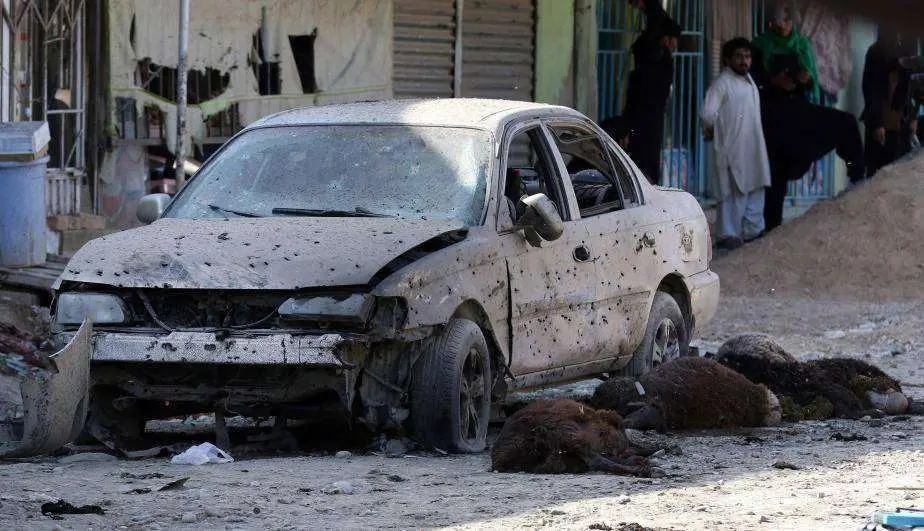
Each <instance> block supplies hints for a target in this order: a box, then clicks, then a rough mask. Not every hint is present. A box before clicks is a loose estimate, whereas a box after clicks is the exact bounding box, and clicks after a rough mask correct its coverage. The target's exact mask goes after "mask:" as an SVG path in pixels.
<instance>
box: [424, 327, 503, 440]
mask: <svg viewBox="0 0 924 531" xmlns="http://www.w3.org/2000/svg"><path fill="white" fill-rule="evenodd" d="M490 415H491V358H490V355H489V353H488V344H487V342H486V341H485V338H484V334H482V333H481V329H480V328H479V327H478V325H476V324H475V323H473V322H471V321H468V320H465V319H453V320H451V321H449V324H448V325H447V326H446V328H445V329H444V330H443V331H442V333H441V334H440V335H439V336H438V337H437V338H436V339H435V341H434V342H433V343H432V345H431V346H430V348H429V349H428V350H427V351H426V352H425V353H424V354H423V355H422V356H421V358H420V359H419V360H418V361H417V365H416V366H415V368H414V377H413V386H412V389H411V423H412V427H413V430H414V434H415V437H416V439H417V440H418V441H419V442H420V443H421V444H423V445H424V446H427V447H433V448H439V449H443V450H449V451H453V452H461V453H474V452H480V451H482V450H484V449H485V446H486V442H485V440H486V438H487V434H488V421H489V420H490Z"/></svg>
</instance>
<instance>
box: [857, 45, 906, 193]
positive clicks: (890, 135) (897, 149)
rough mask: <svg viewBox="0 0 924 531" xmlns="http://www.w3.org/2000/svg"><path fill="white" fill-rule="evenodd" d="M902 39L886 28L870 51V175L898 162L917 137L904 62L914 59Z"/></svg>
mask: <svg viewBox="0 0 924 531" xmlns="http://www.w3.org/2000/svg"><path fill="white" fill-rule="evenodd" d="M912 55H914V52H913V51H912V50H907V49H905V47H904V46H903V44H902V39H901V36H900V35H899V34H898V33H896V32H893V31H889V30H887V29H885V28H883V30H882V31H881V32H880V34H879V38H878V39H877V40H876V42H875V43H873V45H872V46H870V47H869V50H868V51H867V52H866V64H865V65H864V67H863V100H864V103H865V107H864V109H863V114H862V115H861V116H860V119H861V120H863V122H864V124H865V125H866V175H867V177H872V176H873V174H875V173H876V172H877V171H879V169H880V168H882V167H883V166H886V165H887V164H891V163H892V162H894V161H896V160H898V159H899V158H901V157H902V156H904V155H905V154H906V153H908V152H909V151H910V150H911V139H912V137H914V136H915V135H916V134H917V126H918V121H917V113H916V108H915V106H913V105H912V103H911V93H910V75H909V72H908V71H907V70H906V69H905V68H903V67H902V65H901V63H900V60H901V58H902V57H904V56H912Z"/></svg>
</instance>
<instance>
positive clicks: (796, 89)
mask: <svg viewBox="0 0 924 531" xmlns="http://www.w3.org/2000/svg"><path fill="white" fill-rule="evenodd" d="M790 9H791V6H790V5H789V2H787V1H786V0H783V1H781V2H780V3H779V4H778V8H777V10H776V11H775V12H774V13H773V14H772V15H771V21H770V30H769V31H768V32H766V33H764V34H763V35H760V36H758V37H757V38H755V39H754V40H753V41H752V46H753V50H752V54H753V68H752V77H753V79H754V82H755V83H756V84H757V87H758V90H759V92H760V108H761V109H760V116H761V123H762V126H763V130H764V141H765V142H766V144H767V155H768V157H769V159H770V174H771V182H772V184H771V186H770V188H769V189H767V191H766V194H765V197H764V226H765V230H767V231H770V230H772V229H774V228H775V227H777V226H779V225H780V224H781V223H782V222H783V207H784V203H785V200H786V193H787V189H788V185H789V182H790V181H796V180H799V179H801V178H802V177H803V176H804V175H805V174H806V172H808V171H809V169H810V168H811V167H812V164H813V163H814V162H815V161H817V160H818V159H820V158H821V157H823V156H825V154H827V153H829V152H830V151H832V150H836V151H837V154H838V156H839V157H841V158H842V159H843V160H844V162H845V163H846V164H847V176H848V177H849V178H850V181H851V183H856V182H859V181H860V180H861V179H863V177H864V176H865V173H866V171H865V165H866V161H865V160H864V158H865V157H864V151H863V140H862V139H861V137H860V124H859V122H858V121H857V118H856V117H855V116H854V115H852V114H850V113H847V112H844V111H841V110H838V109H835V108H832V107H824V106H822V105H816V104H815V103H813V102H811V101H809V99H810V98H809V96H810V95H811V96H813V97H812V98H811V99H812V100H814V101H816V102H817V101H819V95H820V93H821V91H820V90H819V86H818V81H817V80H818V72H817V69H816V67H815V54H814V53H813V52H812V44H811V43H810V42H809V40H808V39H806V38H805V37H804V36H803V35H801V34H799V32H798V31H797V30H796V29H795V28H794V27H793V23H792V16H791V13H790Z"/></svg>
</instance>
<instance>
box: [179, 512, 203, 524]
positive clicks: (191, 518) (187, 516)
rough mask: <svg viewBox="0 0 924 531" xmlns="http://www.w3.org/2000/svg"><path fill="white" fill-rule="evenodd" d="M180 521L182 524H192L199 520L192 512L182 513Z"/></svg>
mask: <svg viewBox="0 0 924 531" xmlns="http://www.w3.org/2000/svg"><path fill="white" fill-rule="evenodd" d="M180 521H181V522H183V523H184V524H194V523H196V522H197V521H199V515H197V514H196V513H193V512H188V513H183V516H181V517H180Z"/></svg>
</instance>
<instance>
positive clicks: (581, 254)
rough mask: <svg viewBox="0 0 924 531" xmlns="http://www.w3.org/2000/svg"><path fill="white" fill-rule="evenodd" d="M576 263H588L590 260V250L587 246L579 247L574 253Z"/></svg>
mask: <svg viewBox="0 0 924 531" xmlns="http://www.w3.org/2000/svg"><path fill="white" fill-rule="evenodd" d="M572 256H573V257H574V261H575V262H587V261H588V260H590V248H588V247H587V246H586V245H578V246H577V247H575V248H574V253H572Z"/></svg>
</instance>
